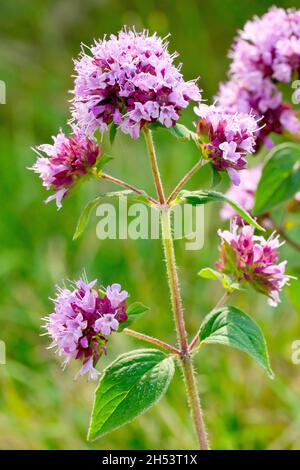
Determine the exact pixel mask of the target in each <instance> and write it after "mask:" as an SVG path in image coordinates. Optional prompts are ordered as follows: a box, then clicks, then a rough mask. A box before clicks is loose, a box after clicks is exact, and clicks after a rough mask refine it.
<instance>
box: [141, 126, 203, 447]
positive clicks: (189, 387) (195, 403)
mask: <svg viewBox="0 0 300 470" xmlns="http://www.w3.org/2000/svg"><path fill="white" fill-rule="evenodd" d="M144 135H145V139H146V143H147V147H148V151H149V157H150V161H151V167H152V172H153V177H154V182H155V186H156V191H157V194H158V196H159V201H160V203H161V205H162V207H161V217H160V221H161V227H162V239H163V246H164V253H165V261H166V267H167V274H168V282H169V288H170V293H171V303H172V309H173V314H174V320H175V325H176V331H177V337H178V342H179V345H180V360H181V365H182V369H183V375H184V382H185V387H186V393H187V397H188V402H189V405H190V410H191V416H192V418H193V421H194V425H195V429H196V433H197V438H198V442H199V446H200V449H203V450H208V449H209V444H208V439H207V435H206V430H205V425H204V421H203V417H202V410H201V404H200V398H199V393H198V388H197V382H196V378H195V372H194V369H193V363H192V357H191V356H190V354H189V351H188V341H187V333H186V329H185V322H184V316H183V308H182V301H181V294H180V287H179V280H178V274H177V268H176V260H175V252H174V243H173V237H172V231H171V216H170V207H169V206H168V205H166V200H165V195H164V190H163V186H162V182H161V178H160V173H159V169H158V165H157V159H156V154H155V148H154V144H153V139H152V134H151V131H150V130H149V129H148V128H147V127H145V128H144Z"/></svg>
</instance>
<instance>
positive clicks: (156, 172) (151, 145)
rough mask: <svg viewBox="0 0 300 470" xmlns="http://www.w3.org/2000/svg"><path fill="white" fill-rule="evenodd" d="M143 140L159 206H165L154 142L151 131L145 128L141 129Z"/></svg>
mask: <svg viewBox="0 0 300 470" xmlns="http://www.w3.org/2000/svg"><path fill="white" fill-rule="evenodd" d="M143 132H144V136H145V140H146V145H147V149H148V153H149V157H150V163H151V168H152V173H153V178H154V182H155V186H156V191H157V195H158V199H159V202H160V203H161V204H165V202H166V199H165V194H164V190H163V186H162V182H161V178H160V173H159V169H158V165H157V159H156V153H155V147H154V142H153V137H152V132H151V130H150V129H149V128H148V127H147V126H145V127H144V129H143Z"/></svg>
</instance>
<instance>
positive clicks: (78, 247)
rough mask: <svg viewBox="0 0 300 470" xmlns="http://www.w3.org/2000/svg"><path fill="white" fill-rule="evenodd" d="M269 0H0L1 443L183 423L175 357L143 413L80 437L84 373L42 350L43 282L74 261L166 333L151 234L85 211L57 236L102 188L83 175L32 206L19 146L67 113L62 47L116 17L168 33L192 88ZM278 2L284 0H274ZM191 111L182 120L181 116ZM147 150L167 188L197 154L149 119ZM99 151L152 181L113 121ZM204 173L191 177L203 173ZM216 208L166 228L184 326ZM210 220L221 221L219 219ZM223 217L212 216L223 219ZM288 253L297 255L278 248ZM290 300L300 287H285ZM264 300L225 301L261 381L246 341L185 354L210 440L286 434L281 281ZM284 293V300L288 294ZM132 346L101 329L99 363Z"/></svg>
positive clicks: (217, 443)
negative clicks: (238, 315)
mask: <svg viewBox="0 0 300 470" xmlns="http://www.w3.org/2000/svg"><path fill="white" fill-rule="evenodd" d="M272 3H273V2H271V1H262V0H255V1H254V0H251V1H250V0H249V1H248V0H244V1H243V2H236V1H235V0H222V1H221V0H210V1H209V2H203V1H196V0H185V1H174V0H173V1H172V0H159V1H155V0H147V2H146V1H138V0H132V1H129V0H115V1H109V0H59V1H56V0H51V1H50V0H49V1H45V0H44V1H39V0H18V1H17V0H13V1H10V2H5V1H1V19H0V36H1V41H0V79H1V80H4V81H5V83H6V86H7V104H6V105H1V106H0V116H1V121H2V122H1V126H0V157H1V173H0V178H1V184H0V194H1V206H0V207H1V217H0V273H1V283H0V302H1V310H0V322H1V323H0V325H1V327H0V339H2V340H3V341H5V343H6V347H7V364H6V365H5V366H4V365H0V448H1V449H18V448H21V449H151V448H152V449H168V448H173V449H184V448H193V446H194V445H195V441H194V435H193V431H192V426H191V423H190V418H189V414H188V409H187V405H186V401H185V396H184V391H183V386H182V382H181V377H180V373H179V371H177V373H176V377H175V379H174V381H173V383H172V385H171V387H170V389H169V390H168V393H167V395H166V397H164V398H163V400H162V401H161V402H160V403H159V404H158V405H157V406H156V407H155V408H154V409H152V410H151V411H149V412H147V413H146V414H145V415H143V416H142V417H140V418H138V419H137V420H135V421H134V422H133V423H131V424H130V425H128V426H126V427H124V428H121V429H119V430H117V431H115V432H113V433H112V434H110V435H108V436H106V437H104V438H103V439H102V440H100V441H97V442H95V443H93V444H88V443H87V442H86V438H85V437H86V431H87V427H88V422H89V414H90V409H91V404H92V399H93V392H94V389H95V384H94V383H89V384H86V382H85V381H84V380H79V381H77V382H74V381H73V377H74V374H75V371H76V370H77V364H75V365H74V364H73V365H72V366H71V367H69V368H68V369H67V370H66V371H65V372H62V371H61V369H60V360H59V359H58V358H57V357H55V356H54V355H53V354H52V352H51V351H48V350H47V349H46V347H47V346H48V339H47V338H46V337H44V336H40V334H41V318H42V317H43V316H44V315H46V314H47V313H49V312H50V311H51V301H50V300H49V299H48V297H49V295H53V291H54V284H55V283H58V282H60V281H61V279H62V278H66V277H69V278H73V277H77V276H79V275H80V274H81V272H82V269H83V268H85V269H86V271H87V274H88V276H89V277H90V278H94V277H98V278H99V279H100V280H101V282H103V284H108V283H111V282H120V283H122V285H123V286H124V287H125V288H126V289H127V290H128V291H129V292H130V293H131V298H132V300H140V301H143V302H144V303H145V304H146V305H149V306H150V307H151V311H150V312H149V313H148V314H147V315H145V317H144V318H143V320H140V321H139V323H138V324H137V325H136V328H137V329H139V330H140V331H145V332H148V333H149V334H153V335H157V336H158V337H160V338H162V339H165V340H166V341H169V342H172V341H174V338H175V333H174V327H173V323H172V319H171V314H170V307H169V294H168V288H167V283H166V279H165V273H164V269H163V266H162V264H161V263H162V261H161V259H162V249H161V246H160V242H159V241H150V240H149V241H136V242H135V241H132V240H126V241H107V240H106V241H100V240H98V239H97V238H96V235H95V226H96V222H97V219H96V217H95V216H93V217H92V219H91V222H90V224H89V227H88V229H87V231H86V232H85V234H84V236H83V237H82V238H81V239H80V240H79V241H77V242H73V241H72V235H73V231H74V227H75V225H76V221H77V217H78V215H79V213H80V210H81V208H82V207H83V205H84V204H85V202H86V201H88V200H89V198H91V197H93V196H95V195H97V194H98V192H99V191H101V192H102V191H104V190H107V189H108V188H109V189H112V190H114V189H117V188H115V187H112V186H109V185H106V184H104V183H103V184H102V183H101V184H100V183H97V184H94V183H89V184H87V185H85V186H84V187H82V189H81V190H80V191H79V192H78V193H77V194H75V195H74V196H73V197H72V198H70V199H68V200H66V201H65V203H64V207H63V209H62V210H61V211H60V212H57V211H56V208H55V205H54V204H53V203H52V204H49V205H48V206H45V205H44V204H43V202H42V201H43V199H45V197H46V192H45V191H44V190H43V189H42V187H41V184H40V182H39V180H38V178H37V176H36V175H34V174H33V173H31V172H29V171H27V170H26V167H28V166H31V165H32V164H33V162H34V159H35V156H34V153H33V151H32V150H31V149H30V147H31V146H33V145H37V144H40V143H46V142H50V136H51V135H52V134H54V133H56V132H57V130H58V128H59V127H60V126H62V127H63V128H66V126H65V122H66V120H67V118H68V99H69V98H70V95H68V93H67V91H68V90H69V89H70V88H71V87H72V79H71V74H72V57H76V55H77V54H78V52H79V48H80V43H81V42H83V43H85V44H90V43H91V42H92V41H93V39H94V38H98V37H102V36H103V35H104V34H105V33H111V32H117V31H118V30H119V29H120V28H121V27H122V25H124V24H127V25H133V24H134V25H135V26H136V28H137V29H141V28H144V27H145V28H149V29H150V30H151V31H152V32H154V31H157V32H158V33H159V34H160V35H163V36H164V35H166V34H167V33H168V32H171V34H172V36H171V38H170V50H172V51H173V50H178V51H179V52H180V60H181V61H182V62H183V64H184V66H183V72H184V75H185V78H186V79H191V78H194V77H197V76H199V75H200V76H201V80H200V82H199V83H200V86H201V88H202V89H203V90H204V92H203V95H204V97H205V98H207V99H210V98H211V97H212V96H213V95H214V93H215V92H216V91H217V88H218V83H219V81H221V80H224V79H225V74H226V69H227V66H228V60H227V58H226V56H227V50H228V48H229V46H230V44H231V42H232V39H233V37H234V35H235V32H236V30H237V29H238V28H240V27H242V25H243V24H244V22H245V21H246V20H247V19H250V18H251V16H252V15H254V14H262V13H263V12H264V11H266V9H267V8H268V7H269V6H270V5H272ZM277 5H278V6H284V7H289V6H299V7H300V4H299V2H288V1H282V2H277ZM191 119H192V109H190V110H188V111H186V113H185V114H184V116H183V119H182V122H185V123H187V124H188V125H190V124H189V123H190V121H191ZM155 139H156V143H157V146H158V154H159V161H160V165H161V168H162V173H163V177H164V179H165V181H166V187H167V189H168V190H170V189H172V186H173V185H174V184H175V183H176V182H177V180H178V178H179V177H180V176H181V175H183V173H184V171H186V170H187V169H189V168H190V166H191V165H192V164H193V162H194V161H195V159H196V158H197V156H196V154H195V152H196V150H195V148H194V147H193V146H192V145H190V146H189V145H186V144H182V143H178V142H177V141H176V140H175V139H173V138H172V136H171V135H169V134H168V133H166V132H163V131H156V133H155ZM107 147H108V151H109V153H110V154H112V155H114V156H116V157H117V158H115V160H114V161H113V163H112V164H111V168H110V170H111V172H112V173H113V174H114V175H116V176H119V177H122V178H123V179H126V180H129V181H131V182H132V183H134V184H136V185H137V186H139V187H144V188H145V189H146V190H148V191H153V185H152V180H151V174H150V169H149V165H148V162H147V158H146V152H145V146H144V142H143V141H142V140H140V141H138V142H132V141H131V140H130V139H129V138H128V137H127V136H124V135H122V136H121V135H118V136H117V139H116V142H115V145H114V147H113V148H112V149H110V148H109V144H107ZM208 179H209V175H208V174H206V172H205V171H203V172H202V173H199V175H197V176H195V177H194V179H193V180H192V181H191V187H192V186H193V187H194V188H197V187H198V188H199V187H200V186H201V185H202V184H203V185H207V184H208V183H209V180H208ZM218 210H219V208H218V206H207V207H206V208H205V218H206V224H205V233H206V235H205V237H206V243H205V246H204V248H203V249H202V250H201V251H197V252H195V251H194V252H193V251H186V250H185V249H184V243H183V242H180V241H178V242H176V251H177V256H178V265H179V271H180V277H181V285H182V293H183V300H184V303H185V306H186V308H185V312H186V319H187V326H188V329H189V331H190V332H195V331H196V329H197V327H198V326H199V324H200V321H201V318H203V316H204V315H205V314H206V313H207V312H208V311H209V310H210V309H211V308H212V307H213V306H214V304H215V303H216V301H217V300H218V298H219V297H220V295H221V293H222V292H221V289H220V288H219V287H217V286H216V285H215V284H214V283H213V282H210V281H205V280H201V279H200V278H199V277H197V275H196V274H197V272H198V271H199V269H200V268H201V267H204V266H209V265H210V266H212V265H213V263H214V262H215V260H216V258H217V242H218V240H217V236H216V229H217V228H218V227H219V226H220V222H219V217H218ZM223 225H224V224H223ZM224 226H225V225H224ZM283 251H284V254H285V255H286V256H287V257H288V259H289V262H290V266H298V265H300V257H299V254H297V255H295V253H294V252H292V251H291V250H289V249H288V248H285V249H284V250H283ZM293 294H294V304H297V302H298V299H297V296H300V293H299V291H298V286H297V285H296V286H294V289H293ZM282 297H283V301H282V304H281V305H280V306H279V307H278V308H277V309H271V308H270V307H269V306H267V303H266V299H265V298H263V297H261V296H258V295H256V294H253V293H251V292H246V293H243V294H240V295H239V296H238V298H237V299H236V304H237V305H239V306H240V307H242V308H243V309H244V310H245V311H247V312H249V313H251V314H253V317H254V318H255V319H256V320H257V321H258V322H259V323H260V325H261V326H262V328H263V330H264V332H265V335H266V338H267V341H268V344H269V348H270V354H271V360H272V365H273V368H274V370H275V372H276V379H275V380H274V381H273V382H272V381H270V380H269V379H268V378H267V377H266V376H265V375H264V373H263V371H262V370H261V369H260V368H259V367H258V366H257V365H256V364H254V363H253V362H252V361H251V360H250V359H248V357H246V355H244V354H240V353H238V352H235V351H230V350H227V349H222V348H221V347H209V346H208V347H207V349H206V350H205V349H204V350H203V351H202V352H201V354H199V355H198V356H197V360H196V363H197V368H198V370H199V375H198V378H199V384H200V390H201V395H202V401H203V406H204V410H205V416H206V422H207V426H208V430H209V434H210V438H211V444H212V447H213V448H215V449H218V448H222V449H233V448H235V449H246V448H248V449H249V448H250V449H272V448H280V449H285V448H298V449H299V448H300V365H299V366H295V365H293V364H292V362H291V344H292V342H293V341H294V340H296V339H300V313H297V311H296V310H295V309H294V308H293V307H291V304H290V303H289V301H288V299H287V295H286V293H284V294H283V296H282ZM296 306H297V305H296ZM142 346H144V345H143V344H141V343H139V342H137V341H135V340H133V339H130V338H127V337H125V335H124V336H123V335H120V336H118V335H115V337H114V339H113V340H112V342H111V343H110V347H109V354H108V357H107V358H104V360H102V361H101V362H102V363H101V364H99V367H104V365H105V364H107V363H108V362H110V361H111V360H112V359H114V358H115V357H116V356H117V355H118V354H119V353H121V352H125V351H127V350H128V349H129V348H135V347H142Z"/></svg>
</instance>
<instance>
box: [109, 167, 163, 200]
mask: <svg viewBox="0 0 300 470" xmlns="http://www.w3.org/2000/svg"><path fill="white" fill-rule="evenodd" d="M100 177H101V178H103V179H105V180H108V181H112V182H113V183H115V184H118V185H119V186H123V188H127V189H130V190H131V191H133V192H134V193H136V194H138V195H143V196H145V197H146V198H147V199H148V200H149V201H150V202H152V203H153V204H155V205H158V201H156V199H154V198H153V197H151V196H148V194H146V193H145V192H144V191H142V190H141V189H138V188H136V187H135V186H132V185H131V184H129V183H126V182H125V181H122V180H120V179H118V178H115V177H114V176H111V175H108V174H107V173H101V175H100Z"/></svg>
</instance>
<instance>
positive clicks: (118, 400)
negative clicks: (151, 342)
mask: <svg viewBox="0 0 300 470" xmlns="http://www.w3.org/2000/svg"><path fill="white" fill-rule="evenodd" d="M173 374H174V361H173V358H172V357H170V356H167V355H166V354H164V353H163V352H161V351H158V350H156V349H139V350H135V351H131V352H130V353H126V354H122V355H121V356H119V357H118V358H117V359H116V361H114V362H113V363H112V364H110V365H109V366H108V367H107V368H106V369H105V371H104V373H103V375H102V377H101V378H100V382H99V385H98V387H97V390H96V393H95V400H94V406H93V411H92V416H91V422H90V428H89V432H88V439H89V440H91V441H92V440H95V439H97V438H99V437H101V436H104V435H105V434H107V433H109V432H111V431H113V430H115V429H117V428H119V427H120V426H123V425H124V424H126V423H129V422H130V421H131V420H133V419H134V418H136V417H137V416H139V415H140V414H142V413H144V412H145V411H147V410H148V408H150V407H151V406H153V405H154V404H155V403H156V402H157V401H158V400H159V399H160V398H161V397H162V396H163V395H164V394H165V392H166V390H167V388H168V386H169V384H170V382H171V380H172V377H173Z"/></svg>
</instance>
